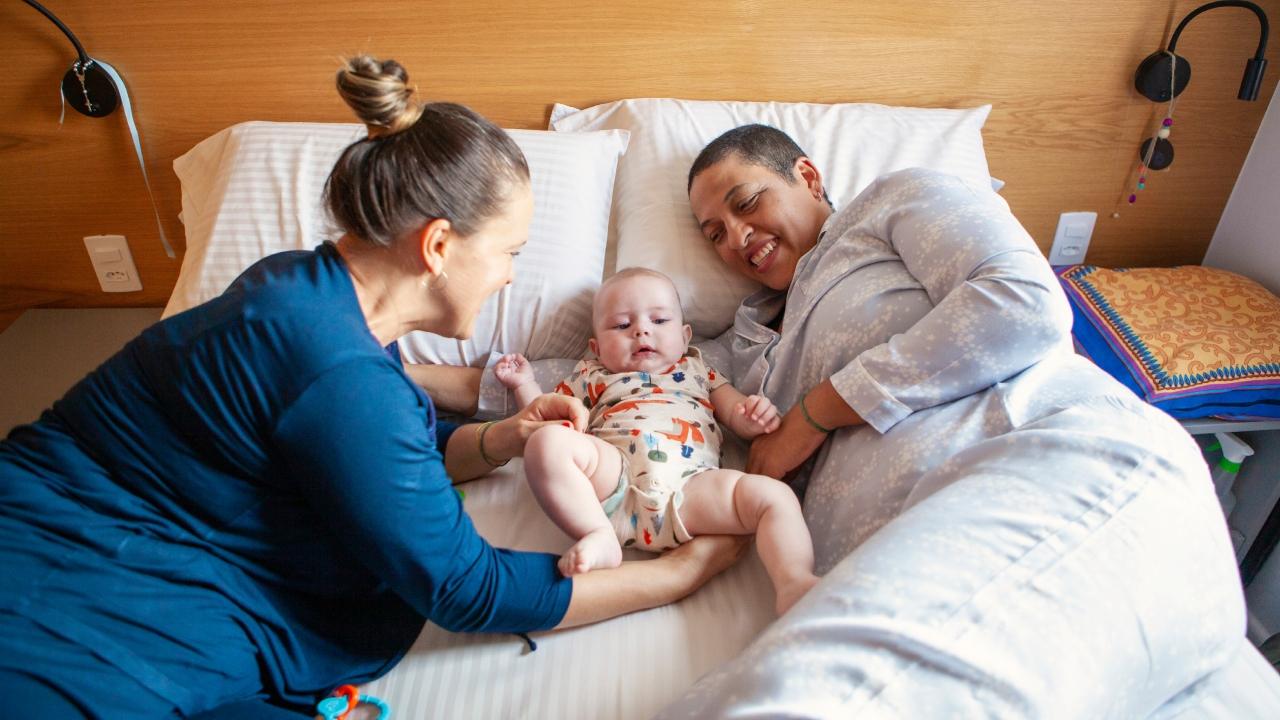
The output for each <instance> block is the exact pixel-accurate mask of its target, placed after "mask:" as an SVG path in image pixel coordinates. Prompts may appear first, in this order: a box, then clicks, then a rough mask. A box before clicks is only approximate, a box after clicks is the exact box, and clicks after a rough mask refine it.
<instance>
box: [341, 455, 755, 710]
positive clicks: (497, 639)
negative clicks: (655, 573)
mask: <svg viewBox="0 0 1280 720" xmlns="http://www.w3.org/2000/svg"><path fill="white" fill-rule="evenodd" d="M459 487H460V488H461V489H462V491H463V492H464V495H465V497H464V499H463V504H464V506H465V507H466V509H467V512H468V513H469V514H470V515H471V518H472V520H473V521H474V522H475V525H476V528H477V529H478V530H479V531H480V534H481V535H483V536H484V537H485V538H486V539H487V540H489V542H491V543H493V544H494V545H497V546H499V547H511V548H518V549H521V550H540V551H546V552H554V553H561V552H563V551H564V550H566V549H568V547H569V545H570V544H571V543H570V541H569V538H568V537H566V536H565V535H564V533H562V532H561V531H560V530H559V529H558V528H556V527H555V525H553V524H552V523H551V521H550V520H548V519H547V518H546V517H545V516H544V515H543V513H542V510H541V509H540V508H539V507H538V505H537V502H536V501H535V500H534V498H533V495H532V494H531V493H530V491H529V488H528V484H527V483H526V482H525V481H524V474H523V472H522V471H521V465H520V461H519V460H518V459H517V460H513V461H512V462H511V463H510V464H509V465H507V466H506V467H503V468H500V469H499V470H498V471H496V472H494V473H491V474H490V475H487V476H485V477H483V478H481V479H479V480H474V481H471V482H469V483H466V484H463V485H460V486H459ZM652 557H654V556H653V555H652V554H650V553H644V552H640V551H631V550H629V551H627V555H626V559H628V560H641V561H643V560H645V559H646V558H652ZM773 600H774V597H773V588H772V585H771V584H770V583H769V577H768V575H766V574H765V571H764V566H763V565H761V564H760V560H759V557H758V556H757V555H756V554H755V552H754V549H752V550H750V551H748V552H747V553H745V554H744V556H743V558H742V559H741V560H740V561H739V562H738V563H737V564H736V565H734V566H733V567H732V568H730V569H729V570H727V571H725V572H724V573H723V574H721V575H720V576H718V577H716V578H714V579H712V580H711V581H710V582H708V583H707V584H706V585H704V586H703V587H702V588H701V589H700V590H699V591H698V592H696V593H694V594H693V595H691V596H689V597H687V598H685V599H684V600H683V601H681V602H679V603H675V604H673V605H668V606H666V607H661V608H655V609H653V610H647V611H644V612H638V613H633V614H631V615H626V616H623V617H620V618H615V619H613V620H610V621H607V622H602V623H597V624H595V625H590V626H586V627H581V628H574V629H572V630H567V631H559V632H549V633H535V634H534V635H533V636H532V639H533V640H534V642H535V643H536V644H537V650H535V651H533V652H530V651H529V649H528V647H527V646H526V644H525V642H524V640H522V639H520V638H519V637H517V636H515V635H485V634H481V635H463V634H455V633H450V632H447V631H445V630H442V629H441V628H439V627H437V626H435V625H432V624H430V623H428V624H427V625H426V627H425V628H424V629H423V631H422V634H421V635H420V636H419V637H418V640H417V642H415V643H414V645H413V647H412V648H411V649H410V650H409V653H408V654H407V655H406V656H405V658H404V659H403V660H402V661H401V662H400V663H399V664H398V665H397V666H396V667H395V669H393V670H392V671H391V672H390V673H389V674H388V675H386V676H385V677H383V678H381V679H379V680H377V681H375V682H372V683H369V684H368V685H366V686H364V687H363V688H361V690H362V692H364V693H366V694H369V695H374V696H376V697H379V698H381V699H383V700H385V701H386V702H387V703H388V704H389V705H390V706H391V709H392V712H393V713H394V717H400V718H549V719H550V718H555V719H557V720H573V719H574V718H583V719H584V720H585V719H591V720H597V719H600V718H619V719H620V720H622V719H629V718H635V719H637V720H638V719H640V718H648V717H651V716H652V715H654V714H655V713H657V711H658V710H660V709H661V708H662V707H663V706H665V705H666V704H668V703H670V702H672V701H673V700H675V699H676V698H678V697H679V696H680V695H681V694H682V693H683V692H684V691H685V690H686V689H688V688H689V686H691V685H692V684H693V682H694V681H695V680H697V679H698V678H699V677H700V676H701V675H703V674H704V673H706V672H707V671H709V670H711V669H712V668H713V667H715V666H716V665H718V664H720V663H721V662H723V661H725V660H728V659H729V658H731V657H733V656H734V655H736V654H737V653H738V652H740V651H741V650H742V649H743V648H744V647H746V646H747V644H749V643H750V642H751V641H752V640H754V639H755V638H756V637H757V636H758V635H759V633H760V631H761V630H763V629H764V627H765V626H766V625H767V624H769V623H770V622H772V621H773V620H774V617H775V616H774V610H773Z"/></svg>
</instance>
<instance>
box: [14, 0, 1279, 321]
mask: <svg viewBox="0 0 1280 720" xmlns="http://www.w3.org/2000/svg"><path fill="white" fill-rule="evenodd" d="M1259 2H1260V4H1261V5H1262V6H1263V7H1264V8H1266V10H1267V11H1268V13H1269V14H1270V16H1271V18H1272V20H1273V21H1280V0H1259ZM46 3H47V4H48V5H49V6H50V7H51V9H52V10H53V11H54V12H55V13H57V14H58V15H59V16H60V17H61V18H62V20H63V21H64V22H66V23H67V24H68V25H69V26H70V27H71V29H72V30H73V31H74V32H75V33H76V34H77V35H78V36H79V38H80V40H81V42H82V43H83V44H84V45H85V47H86V49H87V50H88V52H89V54H90V55H93V56H95V57H98V58H101V59H102V60H105V61H107V62H109V63H111V64H112V65H114V66H115V67H116V68H117V69H119V70H120V72H121V73H122V74H123V75H124V77H125V80H126V81H127V83H128V86H129V90H130V94H131V96H132V97H133V99H134V102H135V104H136V112H137V117H138V122H139V125H140V131H141V133H142V136H143V141H144V144H145V150H146V152H147V167H148V170H149V172H150V173H151V177H152V178H153V186H154V187H155V190H156V193H157V199H158V201H159V203H160V210H161V213H162V216H163V217H164V223H165V229H166V231H167V232H168V234H169V235H170V237H171V238H173V239H174V240H175V244H176V245H177V246H178V250H179V252H181V249H182V244H183V243H182V226H181V224H180V223H179V222H178V220H177V214H178V211H179V209H180V201H179V197H180V191H179V187H178V181H177V178H176V177H175V176H174V174H173V171H172V162H173V159H174V158H175V157H177V156H178V155H181V154H182V153H184V152H185V151H186V150H188V149H189V148H190V147H191V146H192V145H194V144H195V143H197V142H199V141H200V140H201V139H203V138H204V137H207V136H208V135H210V134H212V133H214V132H216V131H218V130H220V129H222V128H224V127H226V126H228V125H231V124H234V123H237V122H240V121H244V120H251V119H264V120H297V121H340V122H350V121H351V120H352V116H351V115H350V114H349V113H348V111H347V110H346V108H345V107H344V106H343V105H342V103H341V101H340V100H339V99H338V96H337V94H336V93H335V92H334V90H333V80H332V78H333V73H334V71H335V70H336V68H337V65H338V58H339V57H340V56H342V55H349V54H353V53H357V52H370V53H372V54H375V55H378V56H381V57H394V58H396V59H398V60H400V61H401V62H402V63H403V64H404V65H405V66H406V67H407V68H408V70H409V72H410V75H411V79H412V80H413V81H414V82H415V83H416V84H417V85H418V87H419V89H420V92H421V93H422V95H423V96H425V97H428V98H431V99H447V100H453V101H457V102H462V103H466V104H468V105H471V106H472V107H474V108H476V109H477V110H479V111H480V112H482V113H484V114H485V115H487V116H489V117H490V118H492V119H493V120H495V121H497V122H498V123H499V124H501V125H504V126H506V127H512V128H539V127H545V124H546V121H547V115H548V111H549V109H550V105H551V103H553V102H564V103H568V104H571V105H576V106H579V107H585V106H588V105H592V104H595V103H600V102H605V101H609V100H615V99H619V98H625V97H653V96H664V97H685V98H707V99H738V100H782V101H812V102H855V101H856V102H878V103H885V104H891V105H915V106H925V107H971V106H975V105H980V104H983V103H992V104H993V105H994V106H995V107H994V110H993V111H992V113H991V117H990V119H989V120H988V122H987V125H986V129H985V131H984V137H985V141H986V147H987V154H988V157H989V159H990V164H991V172H992V174H993V175H995V176H996V177H999V178H1001V179H1003V180H1005V181H1007V183H1008V185H1007V187H1006V188H1005V190H1004V196H1005V197H1006V198H1007V199H1008V201H1009V203H1010V205H1011V206H1012V207H1013V209H1014V212H1015V213H1017V215H1018V216H1019V218H1021V220H1022V222H1023V223H1024V224H1025V225H1026V226H1027V228H1028V229H1029V230H1030V231H1031V233H1032V235H1033V236H1034V237H1035V238H1036V240H1037V242H1039V243H1040V245H1041V247H1042V248H1044V249H1045V250H1046V252H1047V250H1048V247H1049V244H1050V242H1051V240H1052V237H1053V231H1054V227H1055V226H1056V223H1057V216H1058V214H1059V213H1060V212H1064V211H1071V210H1095V211H1097V212H1098V214H1099V219H1098V226H1097V229H1096V230H1095V234H1094V244H1093V247H1092V248H1091V250H1090V253H1089V260H1090V261H1091V262H1096V263H1100V264H1107V265H1134V264H1156V265H1170V264H1178V263H1198V262H1199V261H1200V259H1201V257H1202V256H1203V254H1204V250H1205V248H1206V246H1207V244H1208V242H1209V239H1210V237H1211V236H1212V234H1213V231H1214V228H1215V226H1216V225H1217V222H1218V218H1219V216H1220V215H1221V213H1222V209H1223V207H1224V205H1225V204H1226V200H1227V198H1228V196H1229V194H1230V192H1231V189H1232V186H1233V183H1234V181H1235V178H1236V175H1237V174H1238V172H1239V170H1240V167H1241V164H1242V163H1243V161H1244V158H1245V155H1246V153H1247V152H1248V150H1249V147H1250V143H1251V141H1252V139H1253V136H1254V134H1255V133H1256V131H1257V129H1258V126H1259V123H1260V122H1261V119H1262V115H1263V112H1264V111H1265V109H1266V106H1267V102H1268V101H1269V100H1270V98H1271V95H1272V93H1273V92H1274V91H1275V87H1276V80H1277V78H1278V77H1280V63H1275V62H1273V63H1272V65H1273V67H1272V68H1271V70H1270V72H1269V73H1268V76H1267V77H1266V79H1265V82H1264V85H1263V92H1262V97H1260V98H1259V101H1258V102H1254V103H1245V102H1240V101H1237V100H1236V99H1235V92H1236V88H1237V86H1238V84H1239V82H1240V75H1241V73H1242V72H1243V69H1244V63H1245V60H1246V58H1248V57H1250V56H1252V53H1253V50H1254V48H1255V46H1256V45H1257V38H1258V26H1257V22H1256V21H1255V19H1254V17H1253V15H1252V14H1251V13H1248V12H1246V11H1243V10H1239V9H1222V10H1215V11H1213V12H1209V13H1207V14H1205V15H1203V16H1201V17H1199V18H1197V19H1196V20H1195V21H1194V22H1193V23H1192V24H1191V25H1190V26H1189V27H1188V29H1187V31H1186V32H1185V33H1184V34H1183V36H1182V39H1181V40H1180V41H1179V44H1178V50H1179V53H1180V54H1182V55H1184V56H1185V57H1187V58H1189V59H1190V61H1191V63H1192V67H1193V70H1194V75H1193V80H1192V83H1191V85H1190V87H1189V88H1188V90H1187V92H1185V93H1184V94H1183V95H1182V97H1181V98H1180V99H1179V101H1178V105H1177V112H1176V115H1175V117H1176V120H1177V125H1176V128H1175V130H1176V131H1175V132H1174V134H1173V138H1172V139H1173V140H1174V142H1175V145H1176V147H1177V161H1176V162H1175V163H1174V165H1173V167H1172V168H1171V169H1170V170H1169V171H1168V172H1163V173H1155V174H1153V175H1152V177H1151V178H1150V183H1149V186H1148V188H1147V189H1146V190H1145V191H1143V193H1142V195H1141V199H1140V202H1139V203H1138V204H1137V205H1136V206H1133V207H1128V206H1127V205H1124V204H1123V203H1122V204H1121V206H1119V209H1120V210H1121V217H1120V218H1118V219H1113V218H1112V217H1111V213H1112V212H1113V210H1115V209H1117V207H1118V205H1117V203H1118V201H1120V199H1121V198H1122V197H1123V195H1124V194H1126V193H1127V192H1128V190H1127V188H1129V187H1131V185H1130V182H1131V180H1132V173H1133V171H1134V169H1135V160H1136V154H1137V147H1138V144H1139V142H1140V140H1141V139H1142V138H1143V137H1144V136H1145V133H1144V129H1147V128H1150V127H1152V125H1153V124H1154V122H1156V121H1157V120H1158V116H1157V115H1156V113H1157V112H1163V106H1156V105H1155V104H1153V103H1151V102H1148V101H1147V100H1146V99H1144V98H1142V97H1140V96H1139V95H1138V94H1137V93H1136V92H1135V91H1134V90H1133V87H1132V83H1133V71H1134V69H1135V67H1136V66H1137V64H1138V62H1139V61H1140V60H1141V59H1142V58H1143V57H1145V56H1146V55H1147V54H1148V53H1150V52H1152V51H1154V50H1156V49H1158V48H1160V47H1161V46H1162V45H1163V43H1164V41H1165V39H1166V38H1167V36H1168V34H1169V32H1170V31H1171V29H1172V25H1173V24H1175V23H1176V22H1177V21H1178V20H1179V19H1181V18H1182V17H1183V16H1184V15H1185V14H1186V13H1187V12H1188V11H1189V10H1191V9H1192V8H1194V7H1196V6H1197V5H1198V4H1199V3H1198V2H1191V1H1182V0H1178V1H1176V2H1171V1H1168V0H1129V1H1127V2H1122V3H1116V2H1113V1H1112V0H1076V1H1075V2H1030V1H1028V0H922V1H920V2H916V3H903V2H900V0H859V1H858V2H838V1H836V0H826V1H824V2H795V1H794V0H702V1H700V2H693V3H690V2H688V0H680V1H674V2H673V1H669V0H645V1H644V2H585V1H583V2H575V1H573V0H542V1H541V2H536V3H525V2H515V1H513V0H493V1H485V0H471V1H470V2H459V1H456V0H441V1H439V2H421V0H382V1H381V2H375V3H356V2H351V1H350V0H346V1H344V2H337V1H335V0H309V1H307V2H283V1H275V2H265V1H260V0H220V2H216V3H215V2H197V1H194V0H187V1H186V2H183V1H178V2H173V1H171V0H137V1H136V2H112V1H110V0H46ZM0 27H3V30H0V39H2V42H0V65H2V66H3V67H4V68H5V72H4V74H3V76H0V118H2V119H0V311H4V310H6V309H8V310H12V309H15V308H22V307H28V306H34V305H53V306H112V305H138V306H148V305H150V306H157V305H162V304H164V302H165V300H166V298H167V296H168V294H169V292H170V290H171V288H172V287H173V284H174V281H175V279H176V278H177V273H178V268H179V261H177V260H170V259H168V258H166V257H165V256H164V253H163V252H162V251H161V248H160V243H159V240H158V236H157V233H156V228H155V222H154V219H153V217H152V212H151V207H150V205H149V203H148V200H147V195H146V192H145V190H144V187H143V184H142V179H141V175H140V173H139V171H138V167H137V164H136V162H135V159H134V157H133V148H132V145H131V143H130V141H129V139H128V133H127V130H126V128H125V124H124V118H123V117H122V116H121V115H120V113H118V112H117V114H115V115H113V116H111V117H109V118H106V119H97V120H95V119H90V118H87V117H83V116H81V115H78V114H76V113H74V112H68V113H67V120H66V123H65V125H64V126H63V127H62V128H61V129H59V127H58V123H57V118H58V100H57V95H56V90H55V88H56V86H57V84H58V82H59V80H60V78H61V77H62V74H63V73H64V72H65V71H66V69H67V67H68V65H69V64H70V62H71V60H72V59H73V57H74V54H73V52H72V49H71V46H70V44H69V43H68V42H67V41H66V39H65V38H64V37H63V36H62V35H61V34H60V33H59V32H58V31H57V30H56V28H55V27H54V26H53V25H52V24H51V23H49V22H48V21H47V20H45V19H44V18H43V17H41V16H40V15H39V14H38V13H36V12H35V11H34V10H32V9H31V8H29V7H27V6H26V5H24V4H21V3H17V2H6V3H3V4H2V5H0ZM1272 45H1273V48H1272V52H1271V55H1272V57H1275V56H1276V55H1277V54H1280V48H1276V47H1275V46H1276V43H1273V44H1272ZM799 140H800V141H801V144H803V138H799ZM107 233H111V234H115V233H119V234H124V235H126V236H127V237H128V238H129V242H130V245H131V247H132V249H133V252H134V256H135V260H136V263H137V265H138V268H139V272H140V274H141V276H142V281H143V286H144V289H143V291H142V292H140V293H122V294H110V295H109V294H104V293H102V292H100V291H99V290H98V286H97V282H96V280H95V278H94V275H93V271H92V269H91V267H90V264H89V260H88V257H87V255H86V253H85V250H84V246H83V242H82V240H81V238H82V237H83V236H85V235H94V234H107Z"/></svg>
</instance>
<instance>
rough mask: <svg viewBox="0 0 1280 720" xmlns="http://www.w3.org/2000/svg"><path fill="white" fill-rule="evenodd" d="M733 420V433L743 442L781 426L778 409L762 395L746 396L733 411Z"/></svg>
mask: <svg viewBox="0 0 1280 720" xmlns="http://www.w3.org/2000/svg"><path fill="white" fill-rule="evenodd" d="M733 418H734V422H733V424H734V426H735V427H733V431H734V432H735V433H737V434H738V437H740V438H742V439H743V440H751V439H753V438H756V437H759V436H760V435H764V434H767V433H771V432H773V431H774V430H777V429H778V427H779V426H780V425H781V424H782V418H781V417H779V416H778V408H777V407H775V406H774V404H773V401H772V400H770V399H769V398H767V397H765V396H763V395H748V396H747V398H746V399H745V400H743V401H742V402H741V403H738V406H737V407H736V408H734V409H733Z"/></svg>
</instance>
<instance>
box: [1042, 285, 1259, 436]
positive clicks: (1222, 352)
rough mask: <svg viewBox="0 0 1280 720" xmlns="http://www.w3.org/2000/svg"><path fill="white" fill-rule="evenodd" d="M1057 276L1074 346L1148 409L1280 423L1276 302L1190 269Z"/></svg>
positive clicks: (1252, 288)
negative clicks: (1071, 317) (1279, 419)
mask: <svg viewBox="0 0 1280 720" xmlns="http://www.w3.org/2000/svg"><path fill="white" fill-rule="evenodd" d="M1058 276H1059V278H1060V279H1061V281H1062V285H1063V288H1064V289H1065V290H1066V291H1067V295H1068V297H1070V298H1071V301H1072V306H1073V310H1074V311H1075V315H1076V320H1075V327H1074V329H1073V334H1074V335H1075V336H1076V340H1077V344H1078V345H1079V346H1080V347H1081V348H1082V349H1083V350H1084V351H1085V352H1086V353H1087V354H1088V355H1089V356H1090V357H1091V358H1093V359H1094V361H1095V362H1097V363H1098V365H1100V366H1102V367H1103V368H1104V369H1106V370H1107V371H1108V372H1110V373H1111V374H1112V375H1115V376H1116V377H1117V379H1119V380H1121V382H1124V383H1125V384H1126V385H1128V386H1129V387H1131V388H1133V389H1134V391H1135V392H1137V393H1138V394H1139V395H1140V396H1142V397H1143V398H1145V399H1146V400H1147V401H1148V402H1151V403H1153V404H1156V405H1158V406H1161V407H1164V408H1165V409H1166V410H1169V411H1170V412H1172V413H1173V414H1174V415H1177V416H1180V417H1201V416H1205V415H1220V414H1228V415H1262V416H1266V417H1276V416H1280V298H1277V297H1276V296H1275V295H1273V294H1272V293H1271V292H1270V291H1268V290H1267V289H1266V288H1264V287H1262V286H1261V285H1259V284H1258V283H1256V282H1254V281H1252V280H1250V279H1248V278H1246V277H1242V276H1240V275H1236V274H1235V273H1231V272H1227V271H1225V270H1218V269H1215V268H1208V267H1201V266H1198V265H1187V266H1183V267H1176V268H1132V269H1115V270H1110V269H1106V268H1100V267H1096V266H1092V265H1074V266H1068V267H1066V268H1060V269H1059V271H1058ZM1260 403H1261V406H1260V407H1255V406H1258V405H1259V404H1260ZM1272 404H1274V405H1275V406H1276V407H1274V408H1273V407H1270V406H1271V405H1272ZM1175 411H1176V412H1175Z"/></svg>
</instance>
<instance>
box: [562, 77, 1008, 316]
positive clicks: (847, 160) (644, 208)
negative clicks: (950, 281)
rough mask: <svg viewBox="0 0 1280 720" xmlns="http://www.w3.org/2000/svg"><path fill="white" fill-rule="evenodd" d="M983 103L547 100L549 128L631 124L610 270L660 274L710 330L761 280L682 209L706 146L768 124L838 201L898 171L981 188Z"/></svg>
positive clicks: (986, 179)
mask: <svg viewBox="0 0 1280 720" xmlns="http://www.w3.org/2000/svg"><path fill="white" fill-rule="evenodd" d="M990 111H991V106H990V105H984V106H982V107H978V108H973V109H971V110H945V109H927V108H899V107H887V106H884V105H870V104H843V105H817V104H812V103H777V102H716V101H702V100H671V99H652V98H650V99H633V100H620V101H617V102H612V103H608V104H605V105H597V106H595V107H591V108H587V109H586V110H576V109H574V108H571V107H567V106H564V105H556V106H555V108H554V109H553V110H552V113H551V127H552V128H553V129H555V130H559V131H575V132H576V131H583V130H606V129H618V130H628V131H630V132H631V148H630V150H629V151H628V152H627V156H626V158H624V159H623V160H622V162H621V164H620V165H619V168H618V182H617V184H616V185H615V187H614V198H613V221H612V224H611V227H610V232H611V235H613V236H614V237H615V238H616V243H617V269H619V270H620V269H622V268H625V267H631V266H637V265H638V266H645V267H651V268H654V269H656V270H660V271H662V272H664V273H666V274H668V275H670V276H671V277H672V278H673V279H674V280H675V282H676V286H677V287H678V288H679V290H680V296H681V298H682V299H683V300H684V303H685V306H686V307H685V316H686V317H685V320H686V322H689V323H690V324H692V325H693V331H694V334H695V335H698V336H700V337H715V336H717V335H719V334H720V333H721V332H723V331H724V330H725V329H726V328H727V327H729V325H730V324H731V323H732V322H733V314H734V312H735V310H736V309H737V307H738V304H739V303H740V302H741V301H742V299H743V298H744V297H746V296H747V295H748V294H750V293H751V292H753V291H754V290H755V289H756V288H758V287H759V286H758V285H756V284H755V283H753V282H751V281H750V280H748V279H746V278H744V277H742V276H740V275H738V274H737V273H734V272H733V271H731V270H729V268H727V267H726V266H724V264H723V263H721V261H720V259H719V258H718V257H717V256H716V254H715V252H714V251H713V250H712V249H711V247H710V245H709V244H708V243H707V241H706V240H704V239H703V238H702V234H701V233H700V232H699V231H698V226H697V223H696V222H694V219H693V212H692V211H691V210H690V209H689V198H688V195H687V193H686V186H687V181H688V173H689V167H690V166H691V165H692V164H693V160H694V158H695V157H697V155H698V153H699V152H700V151H701V150H702V148H703V147H705V146H706V145H707V143H709V142H711V141H712V140H714V139H715V138H716V137H717V136H719V135H720V134H721V133H723V132H724V131H726V130H730V129H732V128H735V127H738V126H739V125H746V124H749V123H763V124H765V125H772V126H773V127H776V128H778V129H780V130H782V131H784V132H786V133H787V134H788V135H790V136H791V137H792V139H794V140H795V141H796V143H797V144H799V145H800V147H801V148H803V149H804V150H805V152H806V153H808V156H809V157H810V158H811V159H812V160H813V161H814V164H816V165H817V167H818V170H819V171H820V172H822V176H823V179H824V181H825V184H826V187H827V193H828V195H829V196H830V198H831V201H832V202H833V203H835V206H836V207H837V208H840V207H843V206H844V205H846V204H847V203H848V202H849V201H850V200H852V199H853V198H854V197H855V196H857V194H858V193H859V192H861V191H862V190H863V189H864V188H865V187H866V186H867V185H869V184H870V183H871V181H872V180H874V179H876V178H877V177H879V176H880V175H883V174H885V173H887V172H891V171H894V170H901V169H904V168H908V167H926V168H932V169H935V170H941V171H943V172H949V173H952V174H954V175H959V176H960V177H963V178H966V179H969V180H972V181H973V182H975V183H978V185H979V186H986V185H987V184H989V183H990V176H989V175H988V171H987V158H986V154H985V153H984V152H983V149H982V124H983V123H984V122H985V121H986V119H987V114H988V113H989V112H990Z"/></svg>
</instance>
